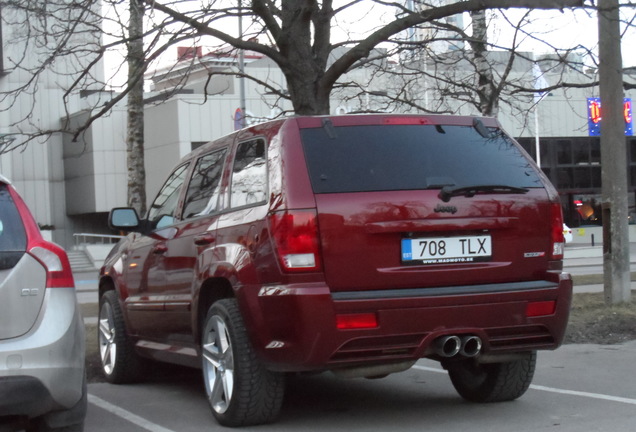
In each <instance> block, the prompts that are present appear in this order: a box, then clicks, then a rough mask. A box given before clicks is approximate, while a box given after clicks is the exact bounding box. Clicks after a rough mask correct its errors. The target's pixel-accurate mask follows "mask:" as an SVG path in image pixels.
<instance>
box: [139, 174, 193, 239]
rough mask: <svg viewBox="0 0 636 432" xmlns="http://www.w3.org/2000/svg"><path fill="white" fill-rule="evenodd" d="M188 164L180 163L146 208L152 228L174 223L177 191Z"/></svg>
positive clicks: (177, 200) (183, 178)
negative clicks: (148, 208) (148, 207)
mask: <svg viewBox="0 0 636 432" xmlns="http://www.w3.org/2000/svg"><path fill="white" fill-rule="evenodd" d="M187 168H188V164H185V165H181V166H180V167H179V168H177V169H176V170H175V171H174V172H173V173H172V174H171V175H170V177H168V180H166V182H165V183H164V185H163V186H162V187H161V190H160V191H159V194H158V195H157V198H155V201H154V202H153V203H152V205H151V206H150V210H148V220H149V221H151V222H152V224H153V227H154V228H162V227H164V226H168V225H172V224H173V223H174V215H175V211H176V209H177V204H178V202H179V192H180V191H181V187H183V182H184V180H185V174H186V170H187Z"/></svg>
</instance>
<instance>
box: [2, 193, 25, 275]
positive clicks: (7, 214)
mask: <svg viewBox="0 0 636 432" xmlns="http://www.w3.org/2000/svg"><path fill="white" fill-rule="evenodd" d="M26 245H27V238H26V233H25V231H24V225H23V224H22V218H21V217H20V213H19V212H18V209H17V208H16V206H15V203H14V202H13V199H12V198H11V195H10V194H9V190H8V189H7V186H6V185H4V184H0V270H6V269H10V268H13V267H14V266H15V265H16V264H17V263H18V261H20V258H22V255H24V252H25V251H26Z"/></svg>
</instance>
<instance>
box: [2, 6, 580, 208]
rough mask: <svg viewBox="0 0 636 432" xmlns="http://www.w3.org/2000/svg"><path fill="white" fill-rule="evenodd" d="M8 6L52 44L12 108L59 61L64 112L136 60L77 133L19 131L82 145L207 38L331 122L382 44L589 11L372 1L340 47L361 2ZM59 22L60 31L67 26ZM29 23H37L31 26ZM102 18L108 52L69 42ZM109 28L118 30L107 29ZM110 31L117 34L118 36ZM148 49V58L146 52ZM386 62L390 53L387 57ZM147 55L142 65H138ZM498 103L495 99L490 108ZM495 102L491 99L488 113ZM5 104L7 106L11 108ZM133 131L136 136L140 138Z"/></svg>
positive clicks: (136, 183)
mask: <svg viewBox="0 0 636 432" xmlns="http://www.w3.org/2000/svg"><path fill="white" fill-rule="evenodd" d="M1 1H2V3H1V6H2V12H3V18H5V16H4V15H5V12H6V11H7V10H10V11H18V13H21V14H23V16H25V17H26V16H29V17H31V16H32V15H33V16H36V17H38V18H39V19H40V21H41V22H40V21H38V25H37V26H35V27H33V26H26V28H28V29H29V30H28V31H29V32H30V33H37V35H35V36H36V38H35V39H34V38H33V36H34V34H29V35H25V40H27V41H30V40H42V41H44V42H42V43H41V46H39V47H38V49H40V48H41V49H42V50H43V51H42V55H40V56H38V59H39V60H40V61H39V62H37V63H38V64H36V65H35V66H29V68H28V73H29V74H30V75H31V76H32V79H31V80H30V82H29V86H30V87H29V86H27V87H28V88H26V87H25V88H22V89H11V88H10V89H8V90H7V91H5V92H4V93H3V97H4V98H5V100H9V99H10V98H11V97H13V96H14V95H15V94H16V92H18V93H19V92H25V91H31V92H32V93H33V95H35V94H36V91H35V89H36V88H37V85H38V84H37V83H38V80H39V79H40V77H44V75H43V73H44V71H45V70H47V68H49V67H50V66H51V65H54V64H56V63H59V62H60V58H62V57H63V56H67V57H68V56H76V57H78V58H79V57H81V61H78V62H77V64H78V65H81V67H80V66H78V67H76V68H74V69H73V68H71V69H70V72H68V73H67V72H65V73H66V74H67V78H68V80H67V81H68V82H66V83H64V86H63V87H64V98H65V102H67V103H66V105H65V106H66V110H67V113H70V112H72V111H73V110H74V109H76V106H73V104H71V103H70V101H71V99H72V96H73V95H76V94H78V93H80V92H81V91H85V90H90V91H91V92H99V91H100V90H109V89H110V84H111V83H110V82H108V79H107V78H108V77H103V76H99V74H96V73H95V69H94V68H92V66H94V65H99V64H100V62H102V61H103V58H104V56H105V55H106V54H107V53H108V52H110V51H112V50H118V49H119V50H123V51H125V52H127V54H126V55H128V60H129V63H128V65H129V78H128V83H127V84H124V85H123V86H122V87H121V89H119V90H120V91H119V92H118V93H115V94H114V95H112V96H110V97H109V98H108V99H103V98H93V102H94V104H93V105H92V106H91V107H90V116H89V117H88V119H87V121H85V122H84V123H83V124H82V125H79V126H77V127H71V125H70V124H66V125H62V127H60V128H58V129H51V128H44V129H42V128H39V129H38V128H37V127H36V126H37V125H34V129H33V130H32V131H29V132H28V133H24V132H26V131H21V130H18V132H17V133H18V134H22V135H25V136H27V140H28V139H34V138H36V137H39V136H42V137H46V136H50V135H51V134H55V133H58V132H62V133H71V134H73V136H74V137H78V136H79V135H80V134H81V133H82V132H83V131H85V130H87V129H88V128H89V127H90V125H91V123H92V122H93V121H94V120H95V119H97V118H99V117H100V116H103V115H104V114H106V113H108V112H109V111H110V110H112V108H113V107H114V106H115V105H117V104H118V103H121V101H124V100H125V99H126V98H128V101H129V102H130V103H131V104H132V105H133V106H134V105H135V104H137V106H136V107H133V106H131V110H130V111H129V112H130V113H131V118H132V117H135V114H134V113H135V112H137V113H139V112H140V108H139V106H138V105H139V103H140V102H139V88H140V87H139V86H140V85H141V82H142V76H143V74H144V72H145V71H146V70H148V69H149V68H150V66H151V65H152V64H153V62H155V61H156V60H157V59H158V58H159V57H160V56H161V55H162V54H164V53H165V52H166V51H167V50H168V48H170V47H171V46H173V45H174V44H177V43H180V42H181V41H184V40H192V41H196V40H199V39H200V38H209V39H211V40H215V41H219V42H218V43H219V44H222V45H224V46H225V47H229V48H230V49H242V50H250V51H253V52H256V53H260V54H262V55H264V56H266V57H268V58H270V59H271V60H272V61H273V62H274V63H275V64H276V65H277V66H278V67H279V68H280V70H281V71H282V72H283V74H284V75H285V78H286V83H285V84H286V85H285V86H283V87H275V86H271V85H270V84H269V83H267V82H263V81H260V82H259V83H260V84H263V85H270V89H269V90H270V91H271V92H273V93H276V94H277V95H278V96H279V97H280V98H285V99H288V100H290V101H291V103H292V105H293V110H294V111H295V113H297V114H328V113H329V112H330V105H329V101H330V96H331V95H332V92H333V91H334V89H337V88H338V87H339V86H341V85H342V84H339V83H338V80H339V79H340V78H341V77H342V76H343V75H344V74H346V73H348V72H351V71H352V70H355V69H356V68H361V67H369V65H370V64H372V63H373V62H374V60H376V61H380V60H382V59H380V57H381V56H382V55H378V54H377V53H379V52H381V50H378V48H379V46H380V45H381V44H383V43H389V44H392V45H393V46H395V47H397V48H396V49H397V50H399V49H400V47H401V46H408V41H400V40H399V38H397V37H396V36H397V35H400V34H401V33H402V32H404V31H405V30H406V29H409V28H412V27H414V26H418V25H424V24H426V23H434V22H436V21H438V20H440V19H442V18H444V17H449V16H453V15H457V14H462V13H464V12H468V13H473V15H474V16H475V17H476V19H479V17H481V16H482V15H481V14H480V11H482V10H484V9H488V8H499V9H508V8H519V7H520V8H524V7H525V8H533V9H554V8H557V9H560V8H569V7H577V6H581V5H582V3H583V0H466V1H461V2H454V3H449V4H443V5H441V6H435V5H430V7H429V8H426V9H422V8H416V9H409V8H406V7H405V6H403V5H402V4H401V3H400V2H395V3H389V2H385V1H382V0H369V1H365V2H364V5H365V6H367V7H371V8H377V9H380V10H382V9H383V10H384V11H385V15H384V16H385V18H386V17H389V18H386V19H385V20H384V21H382V22H381V23H379V24H376V25H375V27H373V26H371V27H370V28H369V29H366V31H364V32H361V35H360V36H355V37H350V38H348V39H346V40H344V41H342V42H337V43H335V42H333V40H332V39H333V37H332V29H333V28H334V27H335V25H337V23H338V22H339V19H340V17H342V16H345V15H346V14H348V13H350V12H351V10H352V9H353V8H354V7H359V6H361V5H362V4H363V2H362V1H361V0H352V1H347V2H344V1H343V2H339V3H337V4H336V3H335V2H334V1H333V0H324V1H322V2H318V1H315V0H279V1H271V0H252V1H251V2H243V3H244V4H245V6H244V7H239V3H238V2H233V1H228V0H211V1H209V2H208V3H201V2H199V1H195V0H184V1H174V2H172V1H168V0H166V1H164V0H140V2H139V3H137V1H136V0H126V1H125V0H104V3H105V4H106V5H110V6H112V7H111V8H110V11H111V12H110V15H109V14H106V15H104V16H103V17H102V16H101V13H100V12H101V11H100V10H99V6H100V3H99V2H97V0H77V1H73V2H67V1H65V0H50V1H49V0H46V1H45V0H27V1H26V2H25V1H22V0H21V1H16V0H1ZM142 2H143V3H144V4H145V6H146V9H147V13H146V20H147V30H146V31H141V32H138V31H135V30H134V26H132V25H131V26H128V25H127V23H128V22H129V20H130V22H131V23H132V22H133V21H134V17H135V16H136V15H135V13H136V12H139V13H140V15H143V14H142V13H141V12H142V9H141V8H140V7H137V6H138V5H139V4H141V3H142ZM425 3H426V2H424V1H419V0H418V1H414V4H416V5H419V6H421V5H422V4H425ZM125 5H129V6H131V9H130V10H131V14H130V15H129V16H126V15H120V14H121V13H122V7H123V6H125ZM69 8H71V9H72V10H71V12H72V13H67V12H68V11H69ZM396 8H397V9H398V10H399V13H398V14H397V15H395V10H396ZM391 15H392V17H391ZM60 16H61V17H62V19H61V22H62V24H60V20H59V18H60ZM238 16H242V17H243V19H244V20H245V21H246V22H247V23H248V25H247V28H246V30H245V32H244V35H243V36H237V35H236V32H235V31H233V26H232V27H231V29H229V30H228V28H230V27H228V25H232V24H234V23H235V22H236V19H237V17H238ZM23 19H27V18H23ZM28 19H29V21H31V18H28ZM102 20H103V21H104V25H103V27H104V28H105V29H106V30H105V33H106V34H105V37H104V40H105V43H104V44H103V45H98V44H96V43H94V42H92V43H90V44H89V43H85V42H84V43H75V44H71V43H70V42H71V40H74V39H73V38H69V35H74V37H75V38H76V37H77V35H78V30H80V29H81V30H82V31H85V32H86V35H87V37H88V36H90V38H92V39H91V40H93V39H95V38H97V37H98V36H101V33H100V30H101V29H100V24H101V22H102ZM228 23H229V24H228ZM29 24H31V23H29ZM108 24H110V25H111V26H110V27H109V26H108ZM111 27H112V28H113V30H111V29H110V28H111ZM142 41H143V47H144V52H143V55H142V54H141V52H140V50H139V48H140V47H141V46H142V45H141V42H142ZM472 42H473V44H475V46H476V47H477V48H478V49H477V50H476V51H475V52H482V51H483V44H484V41H483V40H482V41H480V40H479V37H477V38H473V39H472ZM480 44H481V45H480ZM24 52H25V53H26V52H28V51H24ZM388 54H389V52H388V51H387V53H386V54H385V57H386V55H388ZM142 57H143V59H144V63H143V64H141V63H140V62H136V61H135V59H141V58H142ZM26 58H27V57H26V55H23V58H18V57H15V56H14V57H11V62H10V63H11V64H10V68H13V69H14V70H16V69H19V68H23V69H25V70H27V67H26V66H25V65H26V64H27V62H26V61H25V59H26ZM384 60H386V58H385V59H384ZM222 73H232V74H236V73H237V71H235V70H230V71H229V72H228V71H226V72H222ZM488 73H489V71H488V69H487V68H486V67H482V68H481V74H482V76H481V78H480V81H481V83H480V84H479V85H481V86H482V88H483V89H486V88H487V87H489V86H490V85H491V84H489V83H488V82H487V81H488ZM186 77H187V74H186V75H184V79H186ZM493 100H494V99H493V98H491V100H490V103H492V101H493ZM488 103H489V102H488V101H486V100H485V99H484V102H483V104H484V106H486V105H487V104H488ZM9 105H10V104H9ZM75 105H77V104H75ZM5 106H8V105H6V104H5ZM493 107H494V106H493ZM6 109H8V108H6ZM137 118H139V117H138V116H137ZM23 120H25V121H27V122H28V121H29V120H30V114H28V113H27V114H25V117H24V119H23ZM17 124H18V123H16V125H17ZM20 124H22V123H20ZM135 130H137V132H134V131H135ZM139 131H140V129H135V128H132V127H131V132H130V139H129V141H130V142H133V141H134V142H136V143H137V144H136V146H137V147H136V148H138V149H139V148H140V146H139V142H140V141H139V140H140V139H141V136H140V132H139ZM25 142H26V140H25V139H22V140H20V141H15V142H13V144H11V142H10V141H9V140H7V139H5V140H4V141H3V144H4V145H3V149H2V150H3V151H7V150H10V149H12V148H15V147H16V146H20V145H23V144H24V143H25ZM141 158H142V155H141V154H140V153H137V154H136V155H134V156H133V157H132V158H131V159H130V160H129V165H130V167H129V172H131V173H133V174H134V175H131V176H130V181H129V184H128V187H129V189H130V190H132V191H136V192H135V193H134V194H133V195H134V196H133V197H132V198H130V202H131V204H133V205H135V206H136V207H137V206H139V208H140V209H141V207H140V206H141V203H143V202H144V201H145V200H144V198H143V194H142V191H143V190H144V185H143V176H141V175H138V174H141V173H142V172H143V169H142V167H143V163H142V162H141V161H140V159H141Z"/></svg>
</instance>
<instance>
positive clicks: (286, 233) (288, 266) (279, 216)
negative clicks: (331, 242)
mask: <svg viewBox="0 0 636 432" xmlns="http://www.w3.org/2000/svg"><path fill="white" fill-rule="evenodd" d="M269 225H270V230H271V233H272V237H273V239H274V243H275V247H276V253H277V255H278V260H279V261H280V263H281V266H282V268H283V270H284V271H288V272H310V271H319V270H321V268H322V263H321V258H320V241H319V237H318V223H317V216H316V212H315V211H314V210H290V211H284V212H277V213H273V214H271V215H270V216H269Z"/></svg>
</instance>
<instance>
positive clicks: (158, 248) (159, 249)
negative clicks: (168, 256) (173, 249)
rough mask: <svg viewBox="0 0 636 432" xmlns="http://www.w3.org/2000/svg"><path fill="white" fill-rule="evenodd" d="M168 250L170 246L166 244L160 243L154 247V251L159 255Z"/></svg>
mask: <svg viewBox="0 0 636 432" xmlns="http://www.w3.org/2000/svg"><path fill="white" fill-rule="evenodd" d="M166 252H168V246H166V245H165V244H158V245H155V246H154V247H153V248H152V253H154V254H157V255H159V254H164V253H166Z"/></svg>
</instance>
